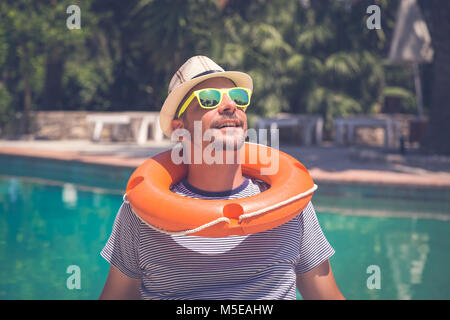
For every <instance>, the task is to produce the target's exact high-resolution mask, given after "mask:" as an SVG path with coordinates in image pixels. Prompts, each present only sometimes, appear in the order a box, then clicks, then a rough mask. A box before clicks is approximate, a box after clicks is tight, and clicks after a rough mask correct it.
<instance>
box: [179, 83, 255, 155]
mask: <svg viewBox="0 0 450 320" xmlns="http://www.w3.org/2000/svg"><path fill="white" fill-rule="evenodd" d="M233 87H235V85H234V83H233V82H232V81H231V80H229V79H226V78H212V79H208V80H205V81H203V82H201V83H199V84H198V85H196V86H195V87H194V88H192V90H191V91H190V92H189V93H188V94H187V95H186V98H188V97H189V96H190V95H191V94H192V92H194V91H195V90H199V89H205V88H217V89H226V88H233ZM195 122H197V125H198V124H199V122H200V123H201V127H202V140H203V137H211V136H212V137H214V138H212V139H207V140H209V141H206V142H203V143H202V148H203V147H204V146H205V145H206V144H209V143H210V141H211V140H213V139H214V144H215V145H217V146H220V145H222V146H223V148H224V149H225V148H227V147H228V148H230V147H231V148H232V149H233V150H237V149H240V147H241V146H242V144H243V143H244V141H245V132H246V130H247V116H246V114H245V110H244V109H242V108H239V107H237V106H236V104H235V102H234V101H233V100H231V99H230V97H229V96H228V95H227V94H224V95H223V98H222V101H221V103H220V105H219V106H218V107H217V108H214V109H204V108H202V107H200V105H199V103H198V101H197V99H196V98H195V99H193V100H192V102H191V103H190V104H189V106H188V107H187V109H186V110H185V112H184V114H183V115H182V119H180V120H173V125H175V127H178V128H180V127H181V128H185V129H186V130H188V131H189V133H190V135H191V138H192V139H193V140H194V143H195V144H197V145H198V143H199V142H200V141H196V140H195V139H194V125H195ZM224 124H231V125H234V127H233V126H231V127H230V126H227V127H222V128H220V127H221V126H223V125H224ZM211 130H212V131H211ZM207 131H209V132H208V133H209V135H208V133H207V135H205V132H207Z"/></svg>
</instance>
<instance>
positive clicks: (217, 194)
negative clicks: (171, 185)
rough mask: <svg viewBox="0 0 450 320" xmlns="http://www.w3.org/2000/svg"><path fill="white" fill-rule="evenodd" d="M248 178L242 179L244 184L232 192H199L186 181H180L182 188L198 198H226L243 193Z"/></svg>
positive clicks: (199, 190)
mask: <svg viewBox="0 0 450 320" xmlns="http://www.w3.org/2000/svg"><path fill="white" fill-rule="evenodd" d="M248 181H249V179H248V178H244V182H243V183H241V185H240V186H239V187H236V188H234V189H232V190H229V191H205V190H201V189H197V188H196V187H194V186H193V185H191V184H190V183H189V182H187V179H184V180H183V181H182V184H183V185H184V187H185V188H186V189H187V190H189V192H190V193H193V194H194V193H196V194H198V195H200V196H204V197H228V196H232V195H235V194H238V193H239V192H241V191H243V190H244V189H245V188H247V186H248Z"/></svg>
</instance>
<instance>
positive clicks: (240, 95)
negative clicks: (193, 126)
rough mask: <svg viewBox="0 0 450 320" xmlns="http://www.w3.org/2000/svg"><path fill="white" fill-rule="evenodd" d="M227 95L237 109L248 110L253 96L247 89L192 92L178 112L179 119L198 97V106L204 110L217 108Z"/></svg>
mask: <svg viewBox="0 0 450 320" xmlns="http://www.w3.org/2000/svg"><path fill="white" fill-rule="evenodd" d="M224 93H226V94H228V96H229V97H230V99H231V100H233V101H234V103H235V104H236V106H237V107H239V108H246V107H248V105H249V104H250V97H251V95H252V92H251V90H249V89H247V88H240V87H237V88H229V89H215V88H207V89H201V90H197V91H194V92H192V94H191V96H190V97H189V99H187V100H186V101H185V102H184V103H183V106H182V107H181V109H180V111H179V112H178V116H177V118H178V119H179V118H180V116H181V115H182V114H183V113H184V111H186V109H187V107H188V106H189V104H190V103H191V101H192V100H193V99H194V98H195V97H197V100H198V104H199V105H200V107H202V108H203V109H214V108H217V107H218V106H219V105H220V103H221V102H222V98H223V94H224Z"/></svg>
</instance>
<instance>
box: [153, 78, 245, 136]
mask: <svg viewBox="0 0 450 320" xmlns="http://www.w3.org/2000/svg"><path fill="white" fill-rule="evenodd" d="M210 78H227V79H230V80H231V81H233V82H234V83H235V85H236V86H237V87H243V88H248V89H250V90H253V80H252V78H251V77H250V76H249V75H248V74H246V73H244V72H239V71H223V72H215V73H210V74H207V75H204V76H200V77H198V78H194V79H191V80H189V81H186V82H184V83H183V84H181V85H179V86H178V87H176V88H175V89H174V90H173V91H172V92H171V93H170V94H169V95H168V96H167V98H166V100H165V101H164V104H163V106H162V108H161V112H160V115H159V125H160V127H161V130H162V132H163V133H164V134H165V135H166V136H167V137H169V138H170V137H171V135H172V120H173V118H174V116H175V112H176V111H177V108H178V105H179V104H180V102H181V101H182V100H183V98H184V96H185V95H186V94H187V93H188V92H189V90H191V89H192V88H193V87H194V86H196V85H197V84H199V83H200V82H202V81H205V80H208V79H210Z"/></svg>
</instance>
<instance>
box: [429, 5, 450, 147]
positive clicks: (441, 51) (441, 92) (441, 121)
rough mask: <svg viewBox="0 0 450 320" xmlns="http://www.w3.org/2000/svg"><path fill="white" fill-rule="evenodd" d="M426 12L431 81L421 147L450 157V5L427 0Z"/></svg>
mask: <svg viewBox="0 0 450 320" xmlns="http://www.w3.org/2000/svg"><path fill="white" fill-rule="evenodd" d="M429 9H430V20H429V23H430V33H431V41H432V45H433V49H434V62H433V75H434V78H433V87H432V97H431V108H430V113H429V125H428V129H427V134H426V137H425V140H424V141H423V145H424V148H425V150H426V151H427V152H432V153H439V154H446V155H450V143H449V142H448V139H449V137H450V126H449V123H450V90H449V88H450V38H449V34H450V20H449V17H450V2H449V1H438V0H431V1H430V2H429Z"/></svg>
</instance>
